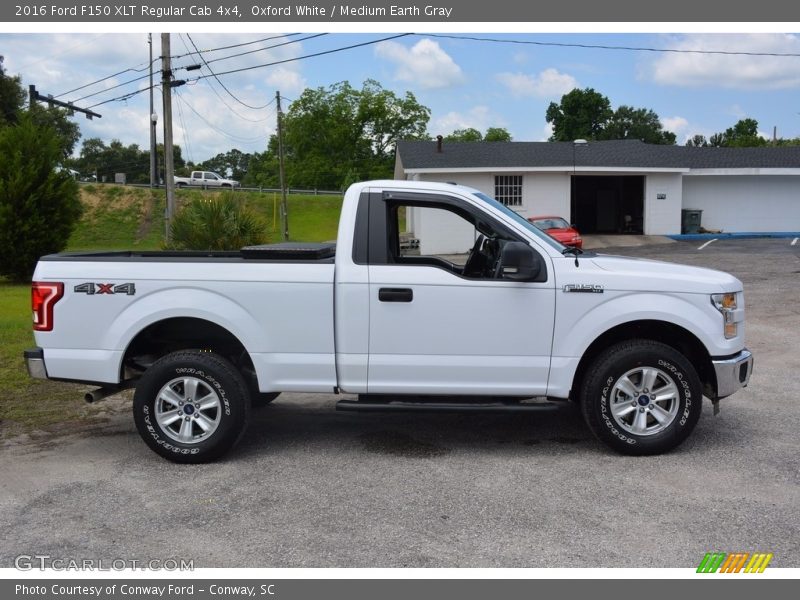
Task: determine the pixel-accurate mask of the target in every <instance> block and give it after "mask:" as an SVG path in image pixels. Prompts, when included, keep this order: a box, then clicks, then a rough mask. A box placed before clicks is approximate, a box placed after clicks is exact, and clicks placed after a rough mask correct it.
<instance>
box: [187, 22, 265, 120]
mask: <svg viewBox="0 0 800 600" xmlns="http://www.w3.org/2000/svg"><path fill="white" fill-rule="evenodd" d="M186 37H187V38H189V42H190V43H191V44H192V47H193V48H194V49H195V50H196V51H197V56H198V57H199V58H200V60H202V61H203V64H204V65H205V66H206V69H208V71H209V72H210V73H211V75H213V76H214V79H215V80H216V82H217V83H218V84H219V85H220V86H221V87H222V89H223V90H225V91H226V92H228V95H229V96H230V97H231V98H233V99H234V100H236V101H237V102H238V103H239V104H241V105H242V106H245V107H247V108H250V109H252V110H263V109H265V108H267V107H268V106H269V105H270V104H272V101H270V102H267V103H266V104H264V105H263V106H253V105H252V104H248V103H247V102H245V101H244V100H240V99H239V98H238V97H236V95H235V94H234V93H233V92H232V91H230V90H229V89H228V88H227V86H226V85H225V84H224V83H222V81H220V79H219V77H217V74H216V73H214V71H213V70H212V69H211V67H210V66H209V65H208V62H207V61H206V59H205V57H204V56H203V55H202V53H201V52H200V50H198V48H197V44H195V43H194V40H193V39H192V36H191V35H189V34H188V33H187V34H186ZM180 38H181V41H183V35H181V36H180ZM186 49H187V50H188V49H189V48H186ZM208 87H210V88H211V89H212V90H214V93H215V94H217V96H218V97H219V99H220V100H222V96H220V95H219V94H218V93H217V90H215V89H214V87H213V86H212V85H211V84H210V83H208ZM222 103H223V104H225V106H227V107H228V108H229V109H230V110H231V112H233V113H234V114H236V115H237V116H238V117H239V118H241V119H244V120H245V121H250V122H252V123H258V122H259V120H253V119H248V118H247V117H243V116H242V115H240V114H239V113H237V112H236V111H234V110H233V109H232V108H231V107H230V106H228V104H227V103H226V102H225V101H224V100H222ZM267 118H268V117H267ZM261 120H262V121H265V120H266V118H265V119H261Z"/></svg>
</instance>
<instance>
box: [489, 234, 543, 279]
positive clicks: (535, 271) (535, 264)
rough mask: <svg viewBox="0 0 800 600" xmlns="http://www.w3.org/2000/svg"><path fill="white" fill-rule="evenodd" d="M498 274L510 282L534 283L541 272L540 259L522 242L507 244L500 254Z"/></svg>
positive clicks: (534, 251) (536, 253)
mask: <svg viewBox="0 0 800 600" xmlns="http://www.w3.org/2000/svg"><path fill="white" fill-rule="evenodd" d="M499 267H500V273H499V276H500V277H501V278H503V279H509V280H511V281H534V280H535V279H536V278H537V277H538V276H539V273H540V272H541V270H542V257H541V256H539V254H538V252H536V250H534V249H533V248H531V247H530V246H528V244H525V243H523V242H508V243H507V244H506V245H505V246H503V250H502V252H501V253H500V265H499Z"/></svg>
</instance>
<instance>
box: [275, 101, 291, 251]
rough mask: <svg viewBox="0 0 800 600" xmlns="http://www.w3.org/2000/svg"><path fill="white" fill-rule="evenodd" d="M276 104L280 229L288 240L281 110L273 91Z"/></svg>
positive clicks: (287, 209) (287, 207) (287, 208)
mask: <svg viewBox="0 0 800 600" xmlns="http://www.w3.org/2000/svg"><path fill="white" fill-rule="evenodd" d="M275 102H277V106H278V168H279V171H280V181H281V231H283V239H284V241H288V240H289V206H288V202H287V201H286V173H285V171H284V168H283V112H282V111H281V93H280V91H277V92H275Z"/></svg>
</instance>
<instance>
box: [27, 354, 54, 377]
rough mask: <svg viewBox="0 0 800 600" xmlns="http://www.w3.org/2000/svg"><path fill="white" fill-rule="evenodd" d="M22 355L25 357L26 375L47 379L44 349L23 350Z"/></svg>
mask: <svg viewBox="0 0 800 600" xmlns="http://www.w3.org/2000/svg"><path fill="white" fill-rule="evenodd" d="M23 356H24V357H25V366H26V367H27V369H28V375H30V376H31V377H33V378H34V379H48V377H47V367H46V366H45V364H44V350H42V349H41V348H34V349H33V350H25V352H24V354H23Z"/></svg>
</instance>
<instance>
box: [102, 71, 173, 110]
mask: <svg viewBox="0 0 800 600" xmlns="http://www.w3.org/2000/svg"><path fill="white" fill-rule="evenodd" d="M148 77H149V75H148ZM152 87H153V88H154V89H155V88H159V87H161V86H160V85H154V86H152ZM149 89H150V86H149V85H148V86H147V87H145V88H142V89H140V90H136V91H135V92H130V93H129V94H124V95H122V96H117V97H116V98H109V99H108V100H103V101H102V102H98V103H97V104H92V105H91V106H90V107H89V108H94V107H95V106H102V105H103V104H108V103H109V102H121V101H123V100H128V99H129V98H133V97H134V96H138V95H139V94H142V93H144V92H146V91H147V90H149Z"/></svg>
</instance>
